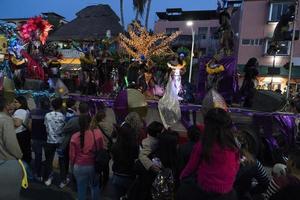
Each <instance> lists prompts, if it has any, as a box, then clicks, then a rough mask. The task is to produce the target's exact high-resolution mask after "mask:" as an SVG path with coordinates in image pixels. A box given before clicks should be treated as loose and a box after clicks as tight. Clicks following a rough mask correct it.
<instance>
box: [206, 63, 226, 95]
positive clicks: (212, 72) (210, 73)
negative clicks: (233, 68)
mask: <svg viewBox="0 0 300 200" xmlns="http://www.w3.org/2000/svg"><path fill="white" fill-rule="evenodd" d="M224 71H225V67H224V65H221V64H214V65H212V64H210V63H208V64H206V73H207V83H206V90H207V91H208V90H210V89H212V88H213V89H215V90H218V86H219V82H220V81H221V79H222V72H224Z"/></svg>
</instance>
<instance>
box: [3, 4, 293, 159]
mask: <svg viewBox="0 0 300 200" xmlns="http://www.w3.org/2000/svg"><path fill="white" fill-rule="evenodd" d="M232 11H233V10H232V8H231V7H228V6H226V5H223V6H221V7H220V9H219V12H220V28H219V30H218V33H219V39H220V48H219V49H218V51H217V53H216V54H215V55H214V56H213V57H203V58H201V59H200V61H199V72H198V73H199V74H198V78H197V79H198V80H197V86H196V88H197V90H196V91H195V92H194V93H193V94H191V95H194V96H195V98H196V100H197V101H196V102H197V104H195V102H193V103H189V102H190V101H188V100H187V97H185V96H182V95H181V94H182V93H184V92H186V91H185V89H184V88H185V85H184V84H183V83H182V82H183V81H182V75H183V74H184V72H185V71H186V68H187V66H186V63H188V61H187V60H185V59H184V58H181V55H180V54H181V52H180V51H179V52H176V53H174V52H173V51H172V50H171V48H170V44H171V42H172V41H174V40H175V39H176V38H177V36H178V35H179V34H180V33H179V32H176V33H174V34H172V35H170V36H167V35H165V34H164V33H161V34H154V33H149V32H148V31H147V30H146V29H145V28H144V27H143V26H142V25H140V24H139V23H137V22H134V23H133V24H131V25H130V26H129V29H128V32H127V33H124V34H120V35H119V38H118V44H119V46H120V49H119V51H118V52H117V54H119V55H118V56H117V61H118V62H115V61H114V64H113V63H112V62H109V61H112V60H116V59H113V57H114V56H113V54H112V53H111V52H110V48H109V46H110V44H111V41H110V38H109V37H108V38H104V39H103V40H101V41H103V44H102V46H103V48H102V54H100V56H99V58H98V59H99V60H101V63H102V64H103V63H106V67H107V68H105V69H109V70H104V71H102V72H103V74H102V75H101V77H102V78H103V77H105V78H104V79H108V80H109V82H110V83H109V85H111V87H109V88H110V89H108V90H106V91H105V92H104V91H103V90H104V88H105V84H103V85H104V86H103V85H102V86H101V87H99V85H98V86H97V87H95V85H94V86H92V87H93V91H94V92H82V94H81V95H80V94H76V93H67V92H68V88H66V87H63V86H57V84H54V85H53V86H52V87H53V88H54V90H53V89H52V90H47V91H30V90H16V91H15V92H16V93H17V94H21V95H23V94H28V93H31V94H32V95H33V96H38V95H41V94H43V95H47V96H52V95H55V94H56V95H57V96H62V95H65V96H66V97H67V98H74V99H75V100H77V101H86V102H88V103H89V104H90V106H91V113H95V112H96V108H97V105H98V104H100V103H102V102H104V103H105V104H106V105H107V107H109V109H108V110H107V112H109V113H108V114H107V116H108V120H110V121H111V122H113V123H120V122H122V121H123V120H124V118H125V117H126V115H127V114H128V113H130V112H133V111H134V112H137V113H138V114H139V115H140V116H141V118H143V119H144V121H145V122H146V124H147V123H149V122H151V121H153V120H156V121H161V122H162V123H163V124H164V126H165V127H166V128H169V127H170V128H172V129H175V130H177V131H179V132H182V134H181V136H182V137H186V135H185V134H184V133H185V132H186V129H187V128H188V127H189V126H191V125H192V124H199V123H202V122H203V113H205V110H208V109H209V108H212V107H221V108H223V109H226V110H227V111H228V112H230V113H231V115H232V118H233V121H234V125H235V127H237V129H238V130H239V132H240V133H242V134H244V135H246V138H247V139H248V140H249V141H250V143H251V148H252V150H253V153H255V154H256V155H258V156H264V155H265V153H266V152H267V153H268V155H271V156H269V157H271V160H272V161H282V160H283V159H284V155H285V154H284V153H286V152H288V150H289V148H290V147H291V146H293V144H294V143H295V134H296V127H297V126H296V124H295V118H296V117H297V116H296V115H294V114H290V113H282V112H280V111H282V109H283V108H284V106H285V105H286V101H285V100H283V99H282V98H281V97H279V96H274V94H273V92H270V91H256V90H255V88H254V86H253V80H254V79H255V77H256V76H257V73H256V62H255V60H251V59H250V60H249V65H248V67H247V68H245V69H244V71H245V80H244V83H243V85H242V86H241V89H242V90H244V92H242V93H241V92H239V85H238V81H237V69H236V66H237V59H236V56H235V55H234V48H233V47H234V44H233V41H234V39H233V37H234V33H233V30H232V29H231V24H230V17H231V15H232ZM293 22H294V23H295V20H294V21H293ZM30 23H31V22H30ZM30 23H29V24H30ZM45 24H46V23H45ZM29 27H30V26H29ZM25 28H26V27H23V29H25ZM48 29H49V27H48V26H47V30H48ZM5 30H9V31H8V33H10V34H7V36H6V37H7V39H8V40H7V43H8V47H9V48H8V49H10V48H11V49H12V53H10V54H9V55H10V56H8V55H7V57H5V58H4V62H3V63H4V64H2V68H1V74H2V75H1V77H2V79H1V81H2V82H1V83H2V84H1V85H0V86H2V88H3V90H6V91H11V92H12V91H14V86H13V85H15V84H14V81H13V79H14V76H17V74H14V73H13V72H12V71H11V66H10V63H9V61H10V59H11V58H14V57H15V58H14V59H17V60H15V61H13V63H14V64H15V65H18V66H22V65H24V66H23V67H22V69H24V68H25V69H27V68H28V69H27V70H28V71H29V73H28V74H27V75H28V77H29V78H31V79H36V80H41V81H48V79H49V78H50V79H51V78H52V79H53V78H54V79H55V80H58V78H57V75H58V74H57V73H56V72H57V70H56V68H57V67H53V69H51V70H49V69H50V68H51V67H49V65H51V64H50V62H43V59H39V58H41V57H44V56H33V55H34V54H37V55H41V54H39V52H40V51H38V50H37V48H34V47H35V46H36V45H38V46H42V45H43V41H44V40H41V36H42V38H45V34H44V35H40V33H41V32H43V31H41V30H40V29H36V32H33V33H35V34H33V36H34V37H33V38H30V37H29V38H28V35H26V34H28V33H27V32H26V31H23V33H24V35H25V37H24V36H23V37H22V36H20V35H19V34H20V33H18V32H17V31H16V27H15V28H14V30H13V29H12V30H13V31H11V30H10V29H5ZM37 30H39V31H37ZM42 30H43V29H42ZM279 30H280V29H279ZM29 35H30V34H29ZM12 36H13V37H12ZM14 38H16V39H14ZM23 38H24V39H23ZM26 38H27V39H26ZM114 41H115V40H114ZM274 41H276V39H274ZM28 43H32V45H31V48H33V51H29V53H27V54H25V53H23V54H21V53H20V52H24V51H25V49H26V50H28V45H29V44H28ZM274 44H276V42H274ZM73 46H75V47H76V48H77V49H78V51H79V52H81V53H82V54H81V55H82V57H81V58H80V59H79V60H80V67H81V69H80V71H83V72H84V71H85V72H86V74H85V75H84V73H83V72H82V77H84V76H85V77H86V78H83V79H85V81H87V82H86V83H90V82H91V81H90V80H92V79H91V77H94V75H95V73H96V72H95V71H93V70H92V69H93V68H94V65H95V63H97V58H93V57H90V56H91V55H90V54H89V52H91V50H95V49H88V48H87V49H85V48H82V47H81V46H80V45H76V44H75V43H73ZM275 46H276V45H275ZM34 50H36V51H34ZM27 52H28V51H27ZM33 52H35V53H33ZM124 54H125V56H124ZM178 54H179V55H178ZM16 55H20V56H16ZM83 55H84V56H83ZM120 55H122V56H120ZM29 56H30V57H29ZM33 57H34V59H33ZM25 58H26V59H25ZM124 58H126V60H127V61H126V62H127V64H125V62H123V61H121V60H123V59H124ZM161 58H163V60H164V62H163V64H161V63H160V65H162V66H163V70H162V71H164V73H162V74H161V71H159V70H158V69H157V65H158V63H157V61H158V60H160V59H161ZM22 59H23V60H22ZM30 59H32V61H31V62H30ZM28 60H29V61H28ZM124 60H125V59H124ZM52 62H53V63H52V64H54V63H55V60H54V61H53V60H52ZM43 63H44V64H45V63H46V64H45V65H43ZM28 65H29V66H28ZM33 66H35V67H33ZM101 66H102V65H101ZM82 67H83V68H86V70H82ZM19 68H20V67H19ZM124 69H125V70H124ZM45 71H47V73H45ZM49 71H51V72H49ZM78 71H79V70H78ZM122 71H125V72H122ZM48 77H49V78H48ZM97 81H98V82H100V81H101V79H99V80H97ZM97 81H95V82H97ZM54 82H55V81H54ZM50 85H51V81H50ZM51 92H53V93H51ZM107 92H110V94H108V95H106V93H107ZM103 94H105V95H103ZM241 94H242V95H241ZM253 94H255V95H253ZM257 94H259V95H257ZM247 98H250V99H251V101H250V103H251V102H252V103H251V105H250V106H247V108H244V107H243V104H244V103H245V99H247ZM235 101H237V102H238V104H235V105H238V106H235V107H233V106H232V105H234V103H235ZM270 105H271V107H270ZM261 153H262V154H264V155H260V154H261Z"/></svg>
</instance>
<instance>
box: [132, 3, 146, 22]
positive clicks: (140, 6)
mask: <svg viewBox="0 0 300 200" xmlns="http://www.w3.org/2000/svg"><path fill="white" fill-rule="evenodd" d="M146 3H147V0H133V9H134V10H135V11H136V15H135V20H136V21H137V20H138V18H139V16H141V17H142V16H143V14H144V11H145V7H146Z"/></svg>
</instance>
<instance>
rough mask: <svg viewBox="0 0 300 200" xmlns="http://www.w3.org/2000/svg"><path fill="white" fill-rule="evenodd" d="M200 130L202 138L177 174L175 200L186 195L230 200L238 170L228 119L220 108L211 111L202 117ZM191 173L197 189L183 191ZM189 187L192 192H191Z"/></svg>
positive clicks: (187, 188)
mask: <svg viewBox="0 0 300 200" xmlns="http://www.w3.org/2000/svg"><path fill="white" fill-rule="evenodd" d="M204 127H205V130H204V135H203V139H202V140H201V141H199V142H198V143H197V144H196V145H195V147H194V149H193V152H192V154H191V156H190V160H189V162H188V164H187V165H186V167H185V168H184V170H183V171H182V173H181V176H180V178H181V180H182V182H183V186H182V188H181V191H180V192H179V193H178V197H179V198H178V199H182V198H187V197H184V196H185V195H188V196H189V197H190V198H188V199H195V198H196V199H206V200H213V199H230V200H234V199H235V198H236V197H235V194H234V192H233V184H234V181H235V177H236V174H237V172H238V170H239V151H238V147H237V145H236V142H235V138H234V135H233V128H232V120H231V117H230V115H229V114H228V113H227V112H226V111H225V110H223V109H220V108H214V109H211V110H209V111H208V112H207V114H206V115H205V117H204ZM195 174H197V177H196V180H197V186H196V188H197V189H195V187H185V188H184V179H185V178H187V177H190V176H193V175H195ZM191 188H194V190H192V191H191ZM193 192H194V193H193ZM197 197H198V198H197Z"/></svg>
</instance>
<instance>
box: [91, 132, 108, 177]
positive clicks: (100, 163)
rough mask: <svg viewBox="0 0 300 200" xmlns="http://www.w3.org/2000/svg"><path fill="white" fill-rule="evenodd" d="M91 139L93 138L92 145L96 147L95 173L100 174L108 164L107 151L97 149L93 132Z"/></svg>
mask: <svg viewBox="0 0 300 200" xmlns="http://www.w3.org/2000/svg"><path fill="white" fill-rule="evenodd" d="M93 137H94V144H95V147H96V151H95V171H96V173H99V174H100V173H101V172H102V171H103V170H104V169H105V168H106V166H107V165H108V164H109V160H110V156H109V153H108V152H107V150H105V149H103V148H102V149H98V146H97V142H96V137H95V132H94V131H93Z"/></svg>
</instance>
